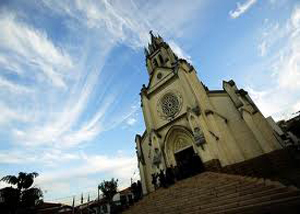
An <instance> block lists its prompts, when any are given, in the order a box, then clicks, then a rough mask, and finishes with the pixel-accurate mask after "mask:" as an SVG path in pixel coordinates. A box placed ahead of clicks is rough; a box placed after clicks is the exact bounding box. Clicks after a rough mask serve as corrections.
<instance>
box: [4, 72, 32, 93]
mask: <svg viewBox="0 0 300 214" xmlns="http://www.w3.org/2000/svg"><path fill="white" fill-rule="evenodd" d="M0 87H1V88H2V90H3V89H7V90H8V91H10V92H12V93H16V94H24V93H30V92H32V89H30V88H28V87H26V86H22V85H19V84H17V83H14V82H11V81H9V80H6V79H4V78H3V77H1V76H0Z"/></svg>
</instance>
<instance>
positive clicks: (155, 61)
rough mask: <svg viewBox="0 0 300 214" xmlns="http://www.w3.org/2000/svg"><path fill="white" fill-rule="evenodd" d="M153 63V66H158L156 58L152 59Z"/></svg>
mask: <svg viewBox="0 0 300 214" xmlns="http://www.w3.org/2000/svg"><path fill="white" fill-rule="evenodd" d="M153 63H154V66H155V67H158V63H157V60H156V59H154V60H153Z"/></svg>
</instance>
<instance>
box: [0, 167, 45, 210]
mask: <svg viewBox="0 0 300 214" xmlns="http://www.w3.org/2000/svg"><path fill="white" fill-rule="evenodd" d="M37 176H38V173H36V172H32V173H25V172H20V173H19V175H18V176H15V175H7V176H4V177H3V178H1V180H0V181H3V182H6V183H8V184H11V185H13V186H15V187H5V188H3V189H0V194H1V196H2V198H3V199H4V200H3V202H2V204H1V207H2V208H3V209H6V210H9V211H10V212H11V213H15V212H16V210H18V209H19V210H24V209H27V208H32V207H34V206H36V205H37V204H38V203H40V202H42V198H43V192H42V190H41V189H39V188H37V187H34V186H32V185H33V183H34V179H35V178H36V177H37Z"/></svg>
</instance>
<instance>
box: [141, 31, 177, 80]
mask: <svg viewBox="0 0 300 214" xmlns="http://www.w3.org/2000/svg"><path fill="white" fill-rule="evenodd" d="M150 36H151V43H150V44H148V48H145V56H146V67H147V70H148V74H149V75H150V76H151V75H152V74H153V72H154V70H155V69H156V68H158V67H166V68H171V67H172V66H173V65H174V64H175V63H176V62H177V60H178V57H177V56H176V55H175V54H174V52H173V51H172V49H171V48H170V47H169V45H168V44H167V43H166V42H165V41H164V40H163V39H162V38H161V36H159V35H157V36H155V35H153V33H152V31H150Z"/></svg>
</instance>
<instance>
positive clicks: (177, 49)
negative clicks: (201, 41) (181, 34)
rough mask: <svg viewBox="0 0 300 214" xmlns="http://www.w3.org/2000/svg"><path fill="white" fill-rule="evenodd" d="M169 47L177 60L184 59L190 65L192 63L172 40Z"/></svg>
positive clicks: (188, 56)
mask: <svg viewBox="0 0 300 214" xmlns="http://www.w3.org/2000/svg"><path fill="white" fill-rule="evenodd" d="M169 45H170V47H171V48H172V50H173V51H174V53H175V54H176V55H177V56H178V57H179V58H183V59H186V60H187V61H188V62H190V63H191V62H192V60H191V56H190V55H188V54H187V53H185V52H184V51H183V50H182V49H181V48H180V47H179V46H178V44H176V43H175V42H174V41H173V40H171V41H170V42H169Z"/></svg>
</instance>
